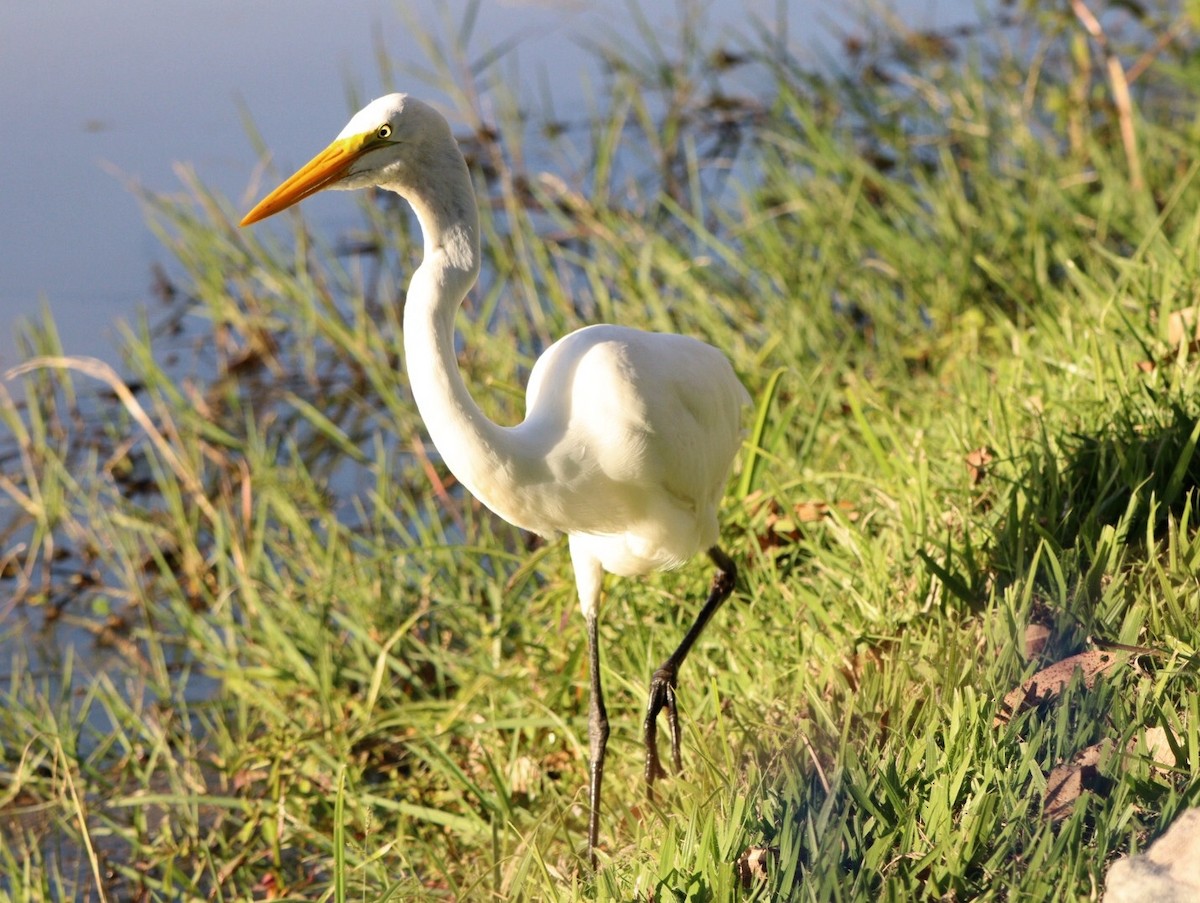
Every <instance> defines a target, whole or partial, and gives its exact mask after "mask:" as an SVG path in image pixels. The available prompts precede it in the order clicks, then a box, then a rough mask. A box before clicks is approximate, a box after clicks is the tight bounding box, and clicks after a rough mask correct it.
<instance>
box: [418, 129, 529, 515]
mask: <svg viewBox="0 0 1200 903" xmlns="http://www.w3.org/2000/svg"><path fill="white" fill-rule="evenodd" d="M438 175H439V178H431V179H429V180H428V181H423V182H422V184H421V185H420V187H413V186H412V185H405V186H403V187H399V188H397V189H395V190H397V191H399V193H400V194H401V195H403V196H404V198H405V199H406V200H407V201H408V202H409V204H411V205H412V208H413V211H414V212H415V213H416V215H417V220H418V222H419V223H420V224H421V232H422V234H423V236H424V242H425V255H424V259H423V260H422V262H421V265H420V266H419V267H417V270H416V272H414V273H413V276H412V280H411V281H410V282H409V287H408V296H407V298H406V300H405V307H404V354H405V359H406V362H407V369H408V378H409V383H410V385H411V387H412V393H413V397H414V399H415V400H416V403H417V410H418V411H419V412H420V414H421V419H422V420H424V421H425V426H426V428H427V429H428V430H429V436H430V438H431V439H432V440H433V444H434V445H435V446H436V447H437V449H438V451H439V452H440V453H441V455H442V458H443V460H444V461H445V462H446V466H447V467H449V468H450V471H451V473H453V474H454V476H455V477H456V478H457V479H458V480H459V482H461V483H462V484H463V485H465V486H466V487H467V489H469V490H470V491H471V493H472V494H473V495H475V497H476V498H478V499H479V500H480V501H482V502H483V503H484V504H485V505H487V506H488V507H489V508H492V510H494V511H496V512H497V513H498V514H500V515H501V516H504V515H505V514H506V511H504V510H503V509H504V508H505V507H507V506H506V505H505V504H504V500H505V499H506V498H507V497H508V496H507V494H506V492H505V488H506V487H505V483H506V482H507V480H506V479H505V477H506V476H508V477H511V475H512V474H513V473H514V472H515V470H516V467H515V465H516V463H517V454H516V448H515V437H513V436H512V434H511V431H509V430H506V429H505V428H503V427H501V426H498V425H497V424H495V423H493V422H492V421H491V420H489V419H488V418H487V417H486V416H485V415H484V413H483V412H482V411H481V410H480V409H479V406H478V405H477V404H476V403H475V400H474V399H473V398H472V397H471V393H470V392H469V391H467V387H466V385H465V383H464V382H463V378H462V374H461V373H460V372H459V369H458V363H457V359H456V356H455V351H454V317H455V314H456V313H457V312H458V308H459V306H460V305H461V304H462V301H463V298H465V297H466V294H467V292H468V291H469V290H470V288H471V286H472V285H474V284H475V280H476V278H477V277H478V275H479V266H480V253H479V212H478V209H477V207H476V205H475V194H474V191H473V189H472V187H471V179H470V175H469V174H468V172H467V168H466V164H465V163H464V162H463V160H462V157H461V155H460V154H459V153H458V149H457V147H455V148H454V154H453V156H452V157H451V158H450V159H447V160H445V163H444V166H443V167H440V168H439V172H438Z"/></svg>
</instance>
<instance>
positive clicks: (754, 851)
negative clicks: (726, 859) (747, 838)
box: [734, 845, 779, 890]
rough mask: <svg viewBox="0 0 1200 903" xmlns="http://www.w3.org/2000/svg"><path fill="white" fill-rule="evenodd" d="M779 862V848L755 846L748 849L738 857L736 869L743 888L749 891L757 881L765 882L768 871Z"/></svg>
mask: <svg viewBox="0 0 1200 903" xmlns="http://www.w3.org/2000/svg"><path fill="white" fill-rule="evenodd" d="M778 861H779V847H764V846H761V845H755V846H751V847H746V849H745V850H743V851H742V855H741V856H739V857H738V860H737V863H735V866H734V867H735V868H736V869H737V874H738V878H740V879H741V881H742V888H743V889H744V890H749V889H750V888H751V886H752V885H753V884H754V882H755V881H758V882H760V883H761V882H765V881H766V880H767V874H768V869H769V868H770V867H771V866H773V865H774V864H775V863H776V862H778Z"/></svg>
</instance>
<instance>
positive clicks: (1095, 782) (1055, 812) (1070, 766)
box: [1043, 740, 1113, 821]
mask: <svg viewBox="0 0 1200 903" xmlns="http://www.w3.org/2000/svg"><path fill="white" fill-rule="evenodd" d="M1112 748H1113V742H1112V741H1111V740H1101V741H1100V742H1099V743H1095V744H1093V745H1091V746H1089V747H1087V748H1086V749H1082V750H1080V751H1079V752H1078V753H1076V754H1075V755H1074V756H1073V757H1072V759H1071V761H1070V762H1068V763H1066V764H1064V765H1057V766H1055V767H1054V768H1052V769H1051V770H1050V774H1048V775H1047V776H1046V797H1045V801H1044V808H1043V811H1044V812H1045V814H1046V817H1047V818H1049V819H1051V820H1052V821H1062V820H1063V819H1065V818H1067V817H1069V816H1070V814H1071V813H1072V812H1074V811H1075V803H1076V802H1077V801H1078V800H1079V797H1081V796H1082V795H1083V794H1084V793H1086V792H1088V791H1093V792H1099V791H1103V790H1104V789H1105V788H1106V787H1107V785H1108V781H1107V780H1106V779H1105V777H1104V775H1102V774H1101V773H1100V769H1101V768H1102V767H1103V765H1104V763H1105V762H1106V761H1107V759H1108V756H1109V754H1110V753H1111V752H1112Z"/></svg>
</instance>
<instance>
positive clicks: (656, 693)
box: [643, 660, 683, 798]
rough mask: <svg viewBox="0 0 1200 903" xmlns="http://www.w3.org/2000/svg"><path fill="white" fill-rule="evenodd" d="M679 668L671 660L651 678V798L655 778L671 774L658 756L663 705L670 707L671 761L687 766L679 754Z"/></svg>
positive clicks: (648, 759)
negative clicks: (660, 714)
mask: <svg viewBox="0 0 1200 903" xmlns="http://www.w3.org/2000/svg"><path fill="white" fill-rule="evenodd" d="M678 672H679V668H678V666H677V665H675V664H674V663H673V662H671V661H669V660H668V661H667V662H664V663H663V666H662V667H661V668H659V669H658V670H657V671H655V672H654V676H653V677H651V678H650V699H649V702H648V703H647V705H646V722H645V725H644V726H643V733H644V736H645V741H646V791H647V793H648V794H649V795H650V796H651V798H653V796H654V782H655V781H656V780H657V779H658V778H665V777H666V776H667V772H666V771H665V770H664V769H663V766H662V762H661V761H660V760H659V758H658V713H659V712H661V711H662V710H663V709H666V710H667V726H668V727H669V728H670V731H671V761H672V763H673V764H674V766H675V771H677V772H678V771H681V770H682V768H683V765H682V761H681V759H680V755H679V712H678V710H677V709H676V706H675V685H676V680H677V678H678Z"/></svg>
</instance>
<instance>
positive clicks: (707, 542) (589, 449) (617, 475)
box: [242, 94, 750, 866]
mask: <svg viewBox="0 0 1200 903" xmlns="http://www.w3.org/2000/svg"><path fill="white" fill-rule="evenodd" d="M368 186H378V187H380V188H384V189H388V190H391V191H394V192H396V193H397V194H399V195H401V196H402V197H403V198H405V199H406V200H407V201H408V202H409V204H410V205H411V206H412V208H413V211H414V212H415V213H416V216H417V219H418V221H419V222H420V226H421V231H422V234H423V236H424V258H423V260H422V262H421V265H420V266H418V267H417V269H416V271H415V272H414V273H413V275H412V279H411V281H410V282H409V286H408V294H407V297H406V300H405V305H404V353H405V357H406V358H407V368H408V376H409V381H410V383H411V386H412V392H413V396H414V398H415V400H416V404H417V409H418V410H419V411H420V414H421V417H422V419H423V420H424V421H425V425H426V427H427V429H428V430H429V435H430V438H431V439H432V440H433V444H434V445H435V446H436V447H437V449H438V451H439V452H440V453H441V455H442V458H443V460H444V461H445V463H446V466H447V467H448V468H449V469H450V471H451V473H453V474H454V476H455V477H456V478H457V479H458V480H459V482H461V483H462V484H463V485H464V486H466V487H467V489H469V490H470V491H471V492H472V493H473V494H474V495H475V497H476V498H478V499H479V500H480V501H481V502H483V504H484V505H486V506H487V507H488V508H490V509H491V510H492V511H493V512H495V513H496V514H498V515H499V516H500V517H502V518H504V520H506V521H508V522H509V523H511V524H515V525H516V526H518V527H522V528H524V529H526V530H531V531H533V532H534V533H538V534H540V535H542V536H546V537H551V536H555V535H558V534H560V533H565V534H566V535H567V538H568V544H569V548H570V552H571V562H572V564H573V566H574V569H575V581H576V587H577V589H578V592H579V604H580V607H581V608H582V609H583V615H584V618H585V620H586V622H587V641H588V663H589V672H590V675H589V676H590V682H591V702H590V707H589V717H588V739H589V753H590V756H589V758H590V788H589V804H590V811H589V816H588V856H589V859H590V861H591V863H592V864H593V866H594V865H595V862H596V857H595V850H596V845H597V841H598V837H599V824H600V822H599V819H600V814H599V810H600V788H601V783H602V781H603V777H604V752H605V745H606V742H607V740H608V716H607V714H606V712H605V708H604V695H603V693H602V691H601V686H600V654H599V649H598V632H597V623H598V617H599V609H600V597H601V591H602V584H603V578H604V572H605V571H607V572H610V573H613V574H618V575H621V576H635V575H641V574H646V573H649V572H651V571H656V570H661V569H666V568H675V567H678V566H679V565H682V564H683V563H684V562H686V561H687V560H688V559H689V558H691V557H692V556H694V555H695V554H696V553H697V552H700V551H703V550H707V552H708V556H709V557H710V558H711V559H712V561H713V563H714V564H715V565H716V566H717V573H716V575H715V576H714V578H713V581H712V589H711V591H710V592H709V595H708V598H707V600H706V601H705V603H704V606H703V608H702V609H701V611H700V614H699V616H698V617H697V619H696V621H695V623H694V624H693V626H692V627H691V629H690V630H689V631H688V632H687V635H686V636H685V637H684V639H683V641H682V642H681V643H680V645H679V647H678V648H677V649H676V650H675V651H674V652H673V653H671V655H670V656H669V657H668V658H667V659H666V660H665V661H664V662H663V663H662V666H661V667H659V668H658V669H657V670H656V671H655V672H654V675H653V677H652V678H651V683H650V694H649V703H648V705H647V709H646V719H645V722H644V725H643V735H644V740H645V745H646V772H645V776H646V782H647V785H648V787H649V788H650V789H651V792H652V789H653V788H652V785H653V782H654V780H655V779H656V778H658V777H660V776H663V775H665V772H664V770H663V768H662V765H661V763H660V762H659V758H658V751H657V716H658V713H659V712H660V711H661V710H663V709H664V708H665V709H666V711H667V718H668V726H669V729H670V732H671V754H672V759H673V763H674V766H675V769H676V771H678V770H680V756H679V719H678V714H677V712H676V701H675V688H676V682H677V678H678V672H679V666H680V665H681V664H682V662H683V660H684V658H685V657H686V656H687V654H688V651H689V650H690V649H691V647H692V644H693V643H694V642H695V640H696V638H697V637H698V636H699V635H700V632H701V630H703V628H704V625H705V624H706V623H707V622H708V619H709V618H710V617H711V616H712V614H713V612H714V611H716V609H717V608H718V607H719V606H720V605H721V603H722V602H723V601H724V600H725V599H726V598H727V597H728V596H729V594H730V592H732V590H733V584H734V579H735V576H736V573H737V569H736V567H735V565H734V563H733V561H732V560H731V559H730V558H729V557H728V556H727V555H726V554H725V553H724V552H723V551H722V550H721V549H720V548H719V547H718V546H717V539H718V525H717V508H718V506H719V504H720V502H721V497H722V495H723V494H724V489H725V484H726V482H727V481H728V478H729V472H730V468H731V466H732V463H733V458H734V455H735V453H736V452H737V450H738V447H739V446H740V444H741V436H742V429H741V414H742V409H743V407H744V406H746V405H747V404H749V402H750V397H749V395H748V394H747V393H746V390H745V388H743V386H742V384H741V383H740V382H739V381H738V378H737V376H735V375H734V372H733V368H732V367H731V366H730V364H729V361H728V360H727V359H726V358H725V355H724V354H722V353H721V352H720V351H718V350H717V349H716V348H713V347H712V346H711V345H706V344H704V343H703V342H700V341H697V340H696V339H693V338H689V337H686V336H681V335H672V334H666V333H651V332H642V331H640V330H636V329H628V328H625V327H621V326H608V325H596V326H589V327H586V328H584V329H579V330H577V331H575V332H572V333H571V334H570V335H568V336H566V337H565V338H563V339H560V340H559V341H557V342H555V343H554V344H553V345H551V346H550V347H549V348H548V349H546V352H545V353H544V354H543V355H542V356H541V357H540V358H539V359H538V361H537V363H536V364H535V365H534V368H533V372H532V373H531V374H530V377H529V387H528V389H527V391H526V401H525V419H524V421H522V422H521V423H520V424H518V425H517V426H500V425H498V424H496V423H493V422H492V421H491V420H489V419H488V418H487V417H486V416H485V415H484V414H483V412H482V411H480V409H479V407H478V406H477V405H476V404H475V401H474V400H473V399H472V398H471V395H470V393H469V392H468V391H467V387H466V385H465V384H464V383H463V379H462V375H461V374H460V373H459V369H458V364H457V361H456V358H455V352H454V317H455V314H456V312H457V311H458V308H459V306H460V305H461V304H462V301H463V298H464V297H465V296H466V294H467V292H468V291H469V290H470V289H471V287H472V286H473V285H474V284H475V280H476V277H477V276H478V274H479V267H480V251H479V212H478V208H477V207H476V203H475V194H474V190H473V188H472V185H471V177H470V174H469V173H468V170H467V165H466V162H465V161H464V159H463V155H462V153H461V151H460V150H459V147H458V144H457V142H456V141H455V140H454V136H453V134H452V133H451V131H450V126H449V124H448V123H447V122H446V120H445V119H444V118H443V117H442V115H441V114H440V113H438V112H437V111H436V110H434V109H433V107H431V106H429V105H428V104H425V103H423V102H421V101H419V100H416V99H415V98H412V97H409V96H407V95H405V94H389V95H388V96H386V97H381V98H379V99H377V100H375V101H372V102H371V103H370V104H368V105H367V106H366V107H364V108H363V109H362V110H360V111H359V112H358V113H357V114H355V115H354V117H353V118H351V120H350V122H349V123H348V124H347V125H346V127H345V128H344V129H342V132H341V134H340V135H338V136H337V138H336V139H334V141H333V143H332V144H330V145H329V147H327V148H326V149H325V150H324V151H322V152H321V153H319V154H318V155H317V156H316V157H314V158H313V159H312V160H311V161H310V162H309V163H308V164H306V165H305V166H304V167H302V168H301V169H300V170H299V171H298V172H296V173H295V175H293V176H291V177H290V178H289V179H287V180H286V181H285V182H284V183H283V184H282V185H280V186H279V187H278V188H276V189H275V190H274V191H272V192H271V193H270V194H268V195H267V196H266V197H265V198H263V199H262V201H260V202H259V203H258V205H257V206H255V207H254V209H253V210H251V211H250V212H249V213H247V214H246V216H245V218H244V219H243V220H242V225H243V226H246V225H249V224H250V223H254V222H257V221H259V220H261V219H264V218H266V217H268V216H271V215H272V214H275V213H278V212H279V211H280V210H283V209H285V208H287V207H289V206H291V205H292V204H295V203H297V202H298V201H300V200H302V199H303V198H306V197H308V196H309V195H311V194H313V193H315V192H317V191H320V190H322V189H325V188H338V189H353V188H366V187H368Z"/></svg>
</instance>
